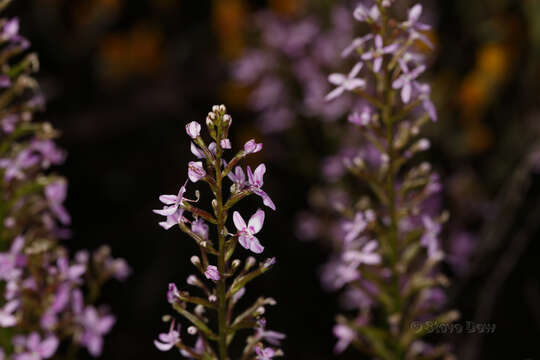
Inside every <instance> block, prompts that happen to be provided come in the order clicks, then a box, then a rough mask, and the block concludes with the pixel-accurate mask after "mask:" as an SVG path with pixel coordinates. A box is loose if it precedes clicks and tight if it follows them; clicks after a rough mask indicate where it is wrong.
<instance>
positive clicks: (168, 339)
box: [154, 320, 180, 351]
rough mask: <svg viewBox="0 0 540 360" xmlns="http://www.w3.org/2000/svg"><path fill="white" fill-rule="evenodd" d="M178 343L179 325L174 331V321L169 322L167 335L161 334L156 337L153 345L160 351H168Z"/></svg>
mask: <svg viewBox="0 0 540 360" xmlns="http://www.w3.org/2000/svg"><path fill="white" fill-rule="evenodd" d="M179 342H180V324H178V328H177V329H176V330H175V329H174V320H173V321H171V327H170V328H169V332H168V333H161V334H159V336H158V340H154V345H155V346H156V347H157V348H158V350H160V351H169V350H171V349H172V348H173V347H175V346H176V344H178V343H179Z"/></svg>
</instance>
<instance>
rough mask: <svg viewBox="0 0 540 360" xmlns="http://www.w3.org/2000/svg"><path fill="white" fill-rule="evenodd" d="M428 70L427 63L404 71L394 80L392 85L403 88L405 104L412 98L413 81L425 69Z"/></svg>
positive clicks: (402, 93) (402, 94) (402, 97)
mask: <svg viewBox="0 0 540 360" xmlns="http://www.w3.org/2000/svg"><path fill="white" fill-rule="evenodd" d="M425 70H426V66H425V65H420V66H418V67H417V68H416V69H414V70H413V71H410V72H404V73H403V74H402V75H401V76H400V77H398V78H397V79H396V81H394V83H393V84H392V87H393V88H394V89H396V90H397V89H401V100H403V102H404V103H405V104H407V103H409V101H410V100H411V94H412V90H413V87H412V84H413V83H412V82H413V80H415V79H416V78H417V77H418V76H420V75H421V74H422V73H423V72H424V71H425Z"/></svg>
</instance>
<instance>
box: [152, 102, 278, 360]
mask: <svg viewBox="0 0 540 360" xmlns="http://www.w3.org/2000/svg"><path fill="white" fill-rule="evenodd" d="M231 123H232V118H231V116H230V115H228V114H226V109H225V106H223V105H221V106H217V105H216V106H214V107H213V108H212V111H211V112H210V113H209V114H208V117H207V118H206V126H207V129H208V132H209V134H210V137H211V138H212V140H213V141H212V142H211V143H210V144H208V145H207V144H206V143H205V141H204V140H203V137H202V136H201V125H200V124H199V123H197V122H195V121H194V122H191V123H189V124H187V125H186V132H187V134H188V136H189V137H190V138H191V139H192V140H193V142H192V143H191V152H192V153H193V155H194V156H195V157H197V158H198V160H200V161H192V162H190V163H189V165H188V178H189V181H191V182H193V183H197V182H204V183H206V184H207V185H208V187H209V189H210V192H211V193H212V195H213V199H212V201H211V208H212V210H211V211H212V213H213V214H212V213H211V212H208V211H206V210H203V209H201V208H198V207H196V206H195V205H194V204H195V203H197V202H198V201H199V191H196V199H188V198H186V197H185V196H184V194H185V192H186V186H187V184H188V181H186V183H185V184H184V185H183V186H182V187H181V188H180V191H179V192H178V195H161V196H160V197H159V199H160V201H161V202H162V203H163V204H164V207H163V208H162V209H159V210H154V212H155V213H157V214H159V215H162V216H165V217H166V219H165V221H162V222H160V223H159V225H160V226H162V227H163V228H164V229H166V230H168V229H170V228H172V227H174V226H176V225H178V227H179V228H180V229H181V230H182V231H183V232H185V233H186V234H188V235H189V236H190V237H191V238H192V239H194V240H195V242H196V243H197V245H198V246H199V249H200V253H201V256H200V257H198V256H193V257H192V258H191V262H192V264H193V265H194V266H195V267H196V269H197V270H198V271H199V272H200V274H201V275H202V276H203V277H204V278H206V279H207V280H208V283H209V284H210V285H208V284H207V283H205V282H203V281H202V280H201V279H200V278H199V277H197V276H196V275H190V276H189V277H188V279H187V283H188V285H191V286H194V287H197V288H199V290H200V291H202V292H203V293H204V294H205V298H204V297H195V296H192V295H190V293H188V292H187V291H179V290H178V289H177V287H176V285H175V284H172V283H171V284H170V285H169V291H168V293H167V299H168V301H169V302H170V303H171V304H172V306H173V308H174V309H175V310H176V311H177V312H178V313H179V314H180V315H181V316H183V317H184V318H185V319H186V320H188V321H189V322H190V323H191V324H192V325H191V326H190V327H188V329H187V333H188V334H189V335H197V336H198V339H197V340H196V342H195V346H193V347H191V346H188V345H186V343H185V342H184V340H183V339H182V338H181V336H180V326H178V328H175V327H174V324H175V321H174V320H171V328H170V330H169V332H168V333H162V334H160V335H159V339H158V340H156V341H155V342H154V343H155V345H156V347H157V348H158V349H159V350H161V351H168V350H171V349H172V348H174V347H177V348H179V349H180V352H181V354H182V355H183V356H184V357H187V358H194V359H220V360H226V359H229V351H228V348H229V345H230V344H231V342H232V340H233V339H234V338H235V336H236V333H237V332H238V331H239V330H243V329H253V330H254V334H253V335H252V336H249V337H248V338H247V341H246V346H245V348H244V351H243V353H242V354H241V355H238V356H234V357H233V358H234V359H242V360H247V359H253V358H254V357H256V358H257V359H263V360H265V359H271V358H273V357H275V356H280V355H282V351H281V350H280V349H278V348H275V347H265V345H264V344H263V342H262V341H266V342H268V343H269V344H271V345H274V346H278V345H279V342H280V340H282V339H283V338H284V337H285V336H284V335H283V334H281V333H277V332H274V331H267V330H266V329H265V327H266V321H265V319H264V318H263V317H262V316H263V314H264V313H265V306H266V305H274V304H275V300H274V299H272V298H264V297H260V298H259V299H258V300H257V301H256V302H255V303H254V304H253V305H252V306H251V307H249V308H248V309H247V310H245V311H243V312H241V313H240V314H238V315H237V316H236V317H234V316H233V315H234V314H235V311H234V310H235V305H236V303H237V302H238V301H239V300H240V298H241V297H242V296H243V294H244V293H245V286H246V285H247V284H248V283H249V282H250V281H252V280H253V279H255V278H257V277H258V276H260V275H262V274H264V273H265V272H266V271H268V270H269V269H270V268H271V267H272V266H273V264H274V263H275V259H274V258H271V259H266V260H265V261H263V262H261V263H260V264H259V265H258V266H256V267H255V265H256V260H255V259H254V258H253V257H248V258H247V259H246V261H245V265H244V267H243V269H242V268H241V260H240V259H233V256H234V253H235V249H236V245H237V244H240V245H241V246H242V247H243V248H244V249H246V250H249V251H251V252H253V253H256V254H260V253H262V252H263V251H264V247H263V246H262V245H261V243H260V242H259V240H258V239H257V237H256V236H255V234H257V233H258V232H259V231H260V230H261V229H262V226H263V223H264V217H265V214H264V211H262V210H261V209H259V210H257V211H256V212H255V214H253V215H252V216H251V218H250V219H249V221H248V222H247V224H246V222H245V221H244V219H243V218H242V216H241V215H240V213H239V212H237V211H234V213H233V223H234V225H235V227H236V230H237V231H236V232H235V233H230V232H229V230H228V229H227V227H226V223H227V219H228V216H229V212H230V211H231V209H232V208H233V207H234V206H235V205H236V204H237V203H238V202H239V201H240V200H242V199H243V198H245V197H247V196H249V195H252V194H255V195H257V196H259V197H260V198H261V199H262V200H263V203H264V205H266V206H267V207H269V208H271V209H273V210H275V205H274V203H273V202H272V200H271V199H270V197H269V196H268V195H267V194H266V192H264V191H263V190H262V186H263V176H264V173H265V171H266V167H265V165H264V164H260V165H259V166H258V167H257V168H256V169H255V171H252V170H251V168H250V167H249V166H248V168H247V179H246V175H245V173H244V170H243V169H242V167H241V166H238V165H237V164H238V163H239V162H240V161H241V160H242V159H243V158H245V157H246V156H247V155H249V154H252V153H256V152H259V151H261V149H262V144H257V143H256V142H255V141H254V140H250V141H248V142H247V143H246V144H245V145H244V148H243V150H240V151H238V152H237V153H236V155H235V156H234V157H233V158H232V159H231V160H230V161H228V162H227V161H225V160H224V158H223V155H224V153H225V151H226V150H229V149H231V142H230V140H229V139H228V133H229V128H230V126H231ZM226 178H229V179H230V180H231V181H232V185H231V187H230V191H227V190H226V188H225V185H224V180H225V179H226ZM227 195H228V197H227ZM186 213H191V217H192V219H189V218H187V217H185V216H184V215H185V214H186ZM207 223H210V224H212V225H213V227H214V228H215V230H213V231H212V234H211V232H210V231H211V230H210V228H209V226H208V225H207ZM188 224H191V226H188ZM214 231H215V232H214ZM210 235H213V236H216V237H217V248H216V245H215V242H214V241H212V240H211V236H210ZM211 256H214V257H215V258H216V259H215V261H211V259H210V257H211ZM212 263H213V264H212ZM216 263H217V266H216ZM188 305H192V306H194V309H193V310H188ZM206 311H212V312H214V313H215V314H216V319H215V320H214V323H213V324H211V323H210V319H209V318H207V317H206V316H205V313H206ZM168 320H170V319H168ZM211 342H214V343H215V346H212V345H211Z"/></svg>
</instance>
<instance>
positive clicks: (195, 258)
mask: <svg viewBox="0 0 540 360" xmlns="http://www.w3.org/2000/svg"><path fill="white" fill-rule="evenodd" d="M191 263H192V264H193V265H195V266H200V265H201V259H199V257H198V256H196V255H193V256H192V257H191Z"/></svg>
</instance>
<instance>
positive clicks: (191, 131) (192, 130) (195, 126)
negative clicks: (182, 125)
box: [186, 121, 201, 139]
mask: <svg viewBox="0 0 540 360" xmlns="http://www.w3.org/2000/svg"><path fill="white" fill-rule="evenodd" d="M186 133H187V134H188V135H189V136H190V137H191V138H192V139H196V138H198V137H199V135H200V134H201V124H199V123H198V122H196V121H192V122H190V123H189V124H187V125H186Z"/></svg>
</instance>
